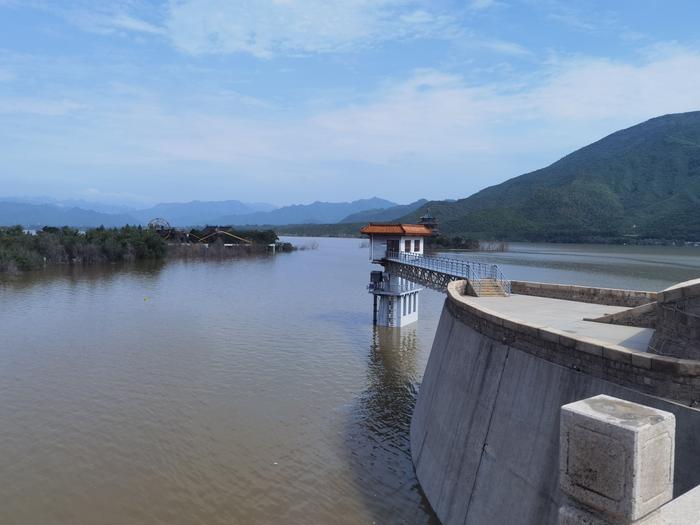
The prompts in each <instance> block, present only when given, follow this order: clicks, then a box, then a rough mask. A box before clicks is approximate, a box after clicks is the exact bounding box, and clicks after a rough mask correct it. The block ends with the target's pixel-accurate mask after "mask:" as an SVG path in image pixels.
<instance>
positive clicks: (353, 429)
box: [0, 239, 700, 525]
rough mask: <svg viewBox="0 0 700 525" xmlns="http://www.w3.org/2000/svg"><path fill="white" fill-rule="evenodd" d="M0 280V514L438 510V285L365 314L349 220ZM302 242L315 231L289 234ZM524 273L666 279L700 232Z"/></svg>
mask: <svg viewBox="0 0 700 525" xmlns="http://www.w3.org/2000/svg"><path fill="white" fill-rule="evenodd" d="M315 241H316V242H318V244H319V249H318V250H311V251H299V252H295V253H291V254H280V255H278V256H276V257H262V258H250V259H240V260H226V261H223V262H213V261H206V262H192V261H190V262H187V261H173V262H169V263H167V264H161V265H139V266H132V267H128V268H115V267H103V268H88V269H59V270H52V271H46V272H37V273H32V274H28V275H23V276H18V277H12V278H9V277H3V278H2V280H1V281H0V337H1V339H0V523H2V524H78V525H82V524H123V523H129V524H155V523H167V524H249V523H251V524H257V523H260V524H268V523H269V524H273V523H274V524H277V523H284V524H290V523H291V524H296V523H299V524H301V523H304V524H315V523H319V524H325V523H332V524H336V523H337V524H363V523H365V524H371V523H377V524H384V523H411V524H414V523H415V524H434V523H437V522H436V520H435V518H434V516H433V515H432V513H431V511H430V508H429V505H428V504H427V502H426V501H425V500H424V498H423V497H422V495H421V492H420V489H419V487H418V484H417V481H416V479H415V476H414V473H413V468H412V465H411V460H410V451H409V436H408V429H409V423H410V415H411V411H412V408H413V405H414V402H415V397H416V393H417V389H418V388H419V384H420V379H421V376H422V373H423V370H424V368H425V364H426V362H427V358H428V354H429V351H430V346H431V343H432V338H433V335H434V331H435V328H436V326H437V319H438V317H439V314H440V309H441V306H442V301H443V299H444V297H443V296H442V295H441V294H438V293H436V292H431V291H424V292H422V293H421V305H420V321H419V322H418V323H416V324H415V325H413V326H410V327H408V328H404V329H402V330H400V331H398V330H393V331H392V330H381V329H373V327H372V322H371V321H372V313H371V304H372V300H371V296H370V295H368V294H367V292H366V288H365V287H366V284H367V281H368V277H369V271H370V269H372V267H371V265H370V264H369V262H368V261H367V258H368V251H367V250H366V249H362V248H360V240H358V239H315ZM294 242H296V243H304V242H309V241H306V240H299V239H295V240H294ZM455 256H457V257H471V258H474V257H477V258H480V259H481V260H485V261H492V262H498V263H500V264H502V265H503V268H504V271H505V272H506V274H507V276H508V277H510V278H513V279H530V280H544V281H549V282H573V283H578V284H592V285H600V286H619V287H631V288H645V289H652V290H653V289H660V288H663V287H665V286H667V285H670V284H672V283H674V282H676V281H680V280H685V279H690V278H693V277H697V276H700V249H697V248H634V247H605V246H603V247H601V246H566V245H558V246H552V245H511V251H510V252H507V253H502V254H484V255H483V256H480V255H478V254H477V255H474V254H466V255H465V254H456V255H455Z"/></svg>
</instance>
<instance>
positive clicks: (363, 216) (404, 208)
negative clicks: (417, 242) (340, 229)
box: [340, 199, 428, 223]
mask: <svg viewBox="0 0 700 525" xmlns="http://www.w3.org/2000/svg"><path fill="white" fill-rule="evenodd" d="M426 202H428V201H427V200H425V199H420V200H417V201H415V202H412V203H410V204H399V205H397V206H392V207H391V208H384V209H374V210H366V211H361V212H358V213H353V214H351V215H348V216H347V217H345V218H344V219H342V220H341V221H340V222H341V223H357V222H389V221H393V220H396V219H398V218H399V217H403V216H404V215H406V214H408V213H411V212H412V211H414V210H417V209H418V208H420V207H421V206H423V205H424V204H425V203H426Z"/></svg>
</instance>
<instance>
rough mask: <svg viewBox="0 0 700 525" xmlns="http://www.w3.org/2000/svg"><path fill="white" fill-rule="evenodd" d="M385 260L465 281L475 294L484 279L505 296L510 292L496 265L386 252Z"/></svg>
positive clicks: (506, 281) (478, 291)
mask: <svg viewBox="0 0 700 525" xmlns="http://www.w3.org/2000/svg"><path fill="white" fill-rule="evenodd" d="M386 258H387V259H388V260H390V261H395V262H399V263H404V264H409V265H411V266H417V267H419V268H425V269H427V270H432V271H436V272H441V273H445V274H447V275H451V276H454V277H459V278H461V279H467V280H468V281H469V283H470V284H471V286H472V288H473V289H474V291H475V292H476V293H477V294H479V293H480V292H481V286H482V281H484V280H485V279H493V280H495V281H496V282H497V283H498V284H499V286H500V287H501V289H502V290H503V291H504V292H505V293H506V294H507V295H510V292H511V288H510V281H509V280H508V279H506V278H505V276H504V275H503V272H502V271H501V269H500V268H499V267H498V265H496V264H486V263H482V262H477V261H465V260H463V259H453V258H451V257H440V256H433V255H421V254H419V253H409V252H396V251H387V252H386Z"/></svg>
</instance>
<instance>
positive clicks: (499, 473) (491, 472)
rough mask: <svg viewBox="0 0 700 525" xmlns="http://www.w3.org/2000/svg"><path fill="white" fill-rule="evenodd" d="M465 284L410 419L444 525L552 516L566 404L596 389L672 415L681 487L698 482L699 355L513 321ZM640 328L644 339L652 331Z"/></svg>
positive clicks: (451, 299) (453, 295) (536, 522)
mask: <svg viewBox="0 0 700 525" xmlns="http://www.w3.org/2000/svg"><path fill="white" fill-rule="evenodd" d="M460 286H461V287H462V288H463V286H464V285H463V283H462V284H460V283H452V284H451V285H450V287H449V289H448V297H447V299H446V302H445V306H444V308H443V312H442V316H441V319H440V323H439V326H438V330H437V333H436V336H435V341H434V343H433V348H432V351H431V355H430V358H429V362H428V366H427V369H426V372H425V375H424V378H423V383H422V386H421V389H420V394H419V397H418V401H417V404H416V408H415V412H414V415H413V420H412V423H411V449H412V456H413V462H414V465H415V469H416V474H417V476H418V480H419V482H420V484H421V487H422V489H423V491H424V493H425V494H426V496H427V498H428V500H429V501H430V503H431V505H432V507H433V509H434V510H435V512H436V514H437V515H438V517H439V519H440V520H441V521H442V523H443V524H444V525H453V524H460V525H489V524H497V525H500V524H513V525H516V524H517V525H520V524H523V525H528V524H532V525H545V524H555V523H556V521H557V513H558V509H559V506H560V503H561V501H560V498H561V496H560V494H559V478H558V477H559V473H558V462H559V417H560V407H561V406H562V405H565V404H568V403H571V402H574V401H578V400H581V399H584V398H588V397H591V396H595V395H598V394H607V395H610V396H614V397H617V398H620V399H624V400H628V401H632V402H636V403H640V404H643V405H647V406H650V407H654V408H659V409H661V410H666V411H669V412H672V413H673V414H674V415H675V417H676V424H677V427H676V428H677V433H676V436H677V438H676V439H677V440H676V457H675V475H674V483H675V488H674V492H675V494H674V496H676V497H677V496H679V495H680V494H683V493H685V492H686V491H688V490H690V489H691V488H693V487H695V486H696V485H698V484H700V446H699V445H700V437H699V436H700V411H698V410H697V409H695V408H691V405H695V404H696V403H697V400H698V399H700V362H698V361H694V360H688V359H676V358H671V357H668V356H661V355H659V356H656V355H653V354H648V353H645V352H643V351H640V352H634V351H632V350H630V349H629V348H626V347H625V346H623V345H624V344H626V343H625V342H624V341H622V342H620V343H617V344H616V343H614V342H610V341H606V340H598V339H593V338H587V337H585V336H583V335H581V334H580V333H578V334H576V333H571V332H573V330H571V331H568V330H563V329H562V330H557V329H555V328H551V327H544V326H538V325H536V324H534V323H532V322H525V321H521V320H518V319H514V318H512V317H509V316H508V315H505V314H503V313H501V312H499V311H498V310H495V309H487V308H486V307H484V306H483V305H484V304H488V303H484V302H479V298H467V297H464V296H462V295H461V289H460ZM522 289H523V288H521V290H522ZM635 297H638V295H637V296H635ZM650 298H651V297H650ZM507 299H508V298H503V300H507ZM635 300H636V299H635ZM494 304H495V303H494ZM572 304H574V303H572ZM633 304H634V303H632V304H630V306H633ZM594 306H595V305H594ZM596 307H597V308H601V307H599V306H596ZM603 308H604V307H603ZM596 326H603V327H606V328H601V330H607V329H608V328H607V327H610V325H609V324H598V325H596ZM639 330H640V336H639V337H642V336H644V337H646V339H645V340H644V341H643V345H644V346H645V345H646V344H647V342H648V340H649V339H650V337H651V333H650V332H653V330H652V329H644V328H641V329H639ZM644 330H648V332H644ZM606 333H607V332H604V334H606ZM601 337H602V336H601ZM629 344H632V343H629Z"/></svg>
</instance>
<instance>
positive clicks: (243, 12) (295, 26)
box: [166, 0, 457, 57]
mask: <svg viewBox="0 0 700 525" xmlns="http://www.w3.org/2000/svg"><path fill="white" fill-rule="evenodd" d="M425 5H429V4H427V3H426V2H424V1H419V0H256V1H255V2H230V1H228V0H173V1H172V3H171V5H170V8H169V13H168V19H167V21H166V26H167V29H168V33H169V35H170V38H171V39H172V41H173V42H174V44H175V45H176V46H177V47H178V48H179V49H181V50H183V51H185V52H187V53H191V54H203V53H249V54H252V55H255V56H257V57H270V56H272V55H274V54H276V53H278V52H286V53H289V52H292V53H309V52H314V53H318V52H330V51H343V50H349V49H355V48H358V47H364V46H369V45H372V44H374V43H376V42H381V41H386V40H392V39H397V38H416V37H427V36H431V37H436V38H445V37H447V36H452V35H453V34H454V32H455V31H457V29H456V25H455V21H454V20H453V19H452V18H451V17H449V16H447V15H444V14H441V13H435V12H433V11H430V10H428V9H425V8H423V6H425Z"/></svg>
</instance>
